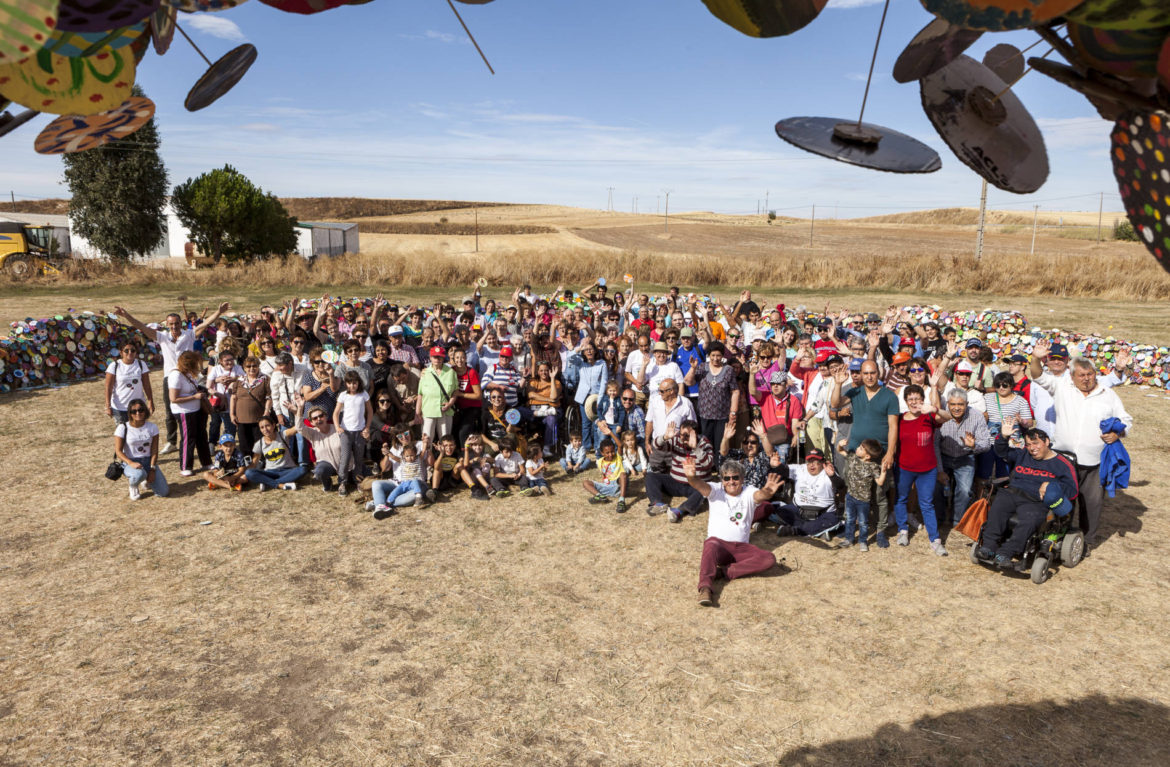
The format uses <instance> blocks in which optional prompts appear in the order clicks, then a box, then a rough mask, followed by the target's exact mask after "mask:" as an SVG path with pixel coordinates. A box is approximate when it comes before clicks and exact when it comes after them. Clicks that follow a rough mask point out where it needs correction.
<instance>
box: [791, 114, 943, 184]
mask: <svg viewBox="0 0 1170 767" xmlns="http://www.w3.org/2000/svg"><path fill="white" fill-rule="evenodd" d="M841 124H848V125H850V126H856V125H857V122H856V121H854V120H848V121H846V120H839V119H836V118H833V117H789V118H787V119H785V120H781V121H780V122H778V123H776V135H777V136H779V137H780V138H782V139H784V140H785V141H787V142H788V143H789V144H792V145H793V146H796V147H799V148H801V149H803V150H805V151H806V152H812V153H813V154H819V155H821V156H822V157H828V158H830V159H833V160H838V161H840V162H844V163H849V164H850V165H859V166H861V167H863V168H872V169H874V170H884V171H888V172H890V173H933V172H934V171H936V170H938V169H939V168H941V167H942V161H941V160H939V157H938V153H937V152H935V151H934V150H933V149H931V148H930V147H928V146H927V145H926V144H923V143H922V142H921V141H918V140H917V139H914V138H911V137H910V136H907V135H906V134H905V133H899V132H898V131H896V130H892V129H890V128H883V127H882V126H880V125H873V124H872V123H862V124H861V125H862V128H863V129H865V130H866V131H869V132H872V133H875V134H877V135H879V136H880V137H881V138H880V140H879V141H877V143H860V142H855V141H845V140H842V139H841V138H839V137H838V136H837V135H836V128H837V126H838V125H841Z"/></svg>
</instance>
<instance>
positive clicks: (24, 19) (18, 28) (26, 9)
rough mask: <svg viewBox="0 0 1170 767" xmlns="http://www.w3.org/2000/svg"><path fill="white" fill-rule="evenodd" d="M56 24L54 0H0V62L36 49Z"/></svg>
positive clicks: (24, 56)
mask: <svg viewBox="0 0 1170 767" xmlns="http://www.w3.org/2000/svg"><path fill="white" fill-rule="evenodd" d="M56 26H57V0H4V2H3V3H0V64H6V63H8V62H11V61H19V60H20V59H24V58H28V57H29V56H31V55H33V54H34V53H36V52H37V51H38V50H40V49H41V48H42V47H43V46H44V44H45V41H47V40H48V39H49V35H50V34H52V32H53V29H54V28H55V27H56Z"/></svg>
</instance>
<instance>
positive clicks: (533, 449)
mask: <svg viewBox="0 0 1170 767" xmlns="http://www.w3.org/2000/svg"><path fill="white" fill-rule="evenodd" d="M524 476H525V477H526V478H527V479H528V486H529V487H531V488H532V489H533V490H534V491H536V493H538V494H541V495H552V494H553V491H552V488H551V487H549V486H548V480H546V479H545V478H544V457H543V456H542V455H541V452H540V445H537V444H535V443H529V445H528V460H527V461H525V462H524Z"/></svg>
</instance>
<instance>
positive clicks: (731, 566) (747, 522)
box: [683, 458, 784, 607]
mask: <svg viewBox="0 0 1170 767" xmlns="http://www.w3.org/2000/svg"><path fill="white" fill-rule="evenodd" d="M683 473H684V474H685V475H686V478H687V483H688V484H689V485H690V486H691V487H692V488H694V489H695V490H696V491H697V492H698V493H699V494H700V495H702V496H703V497H704V498H706V499H707V503H708V504H709V506H710V512H709V514H708V518H707V540H705V541H704V542H703V558H702V559H701V560H700V562H699V604H701V605H703V606H704V607H711V606H713V605H714V604H715V600H714V598H713V597H712V594H711V585H712V584H713V583H714V582H715V579H716V578H718V577H720V576H722V577H724V578H726V579H727V580H729V581H732V580H735V579H736V578H743V577H746V576H748V575H755V574H756V573H762V572H764V571H766V570H769V569H771V567H772V566H773V565H775V564H776V555H775V554H773V553H772V552H770V551H766V550H764V549H761V548H760V547H758V546H753V545H752V544H750V543H748V539H749V538H750V537H751V532H752V525H753V524H755V523H756V522H757V521H759V519H757V517H759V518H760V519H762V518H763V517H764V516H766V515H767V509H768V506H767V504H766V501H767V500H768V499H769V498H771V497H772V496H773V495H775V493H776V491H777V490H779V489H780V485H781V483H782V482H783V481H784V480H783V479H781V477H780V475H779V474H769V475H768V480H767V483H766V484H765V485H764V486H763V487H762V488H757V487H754V486H753V485H748V484H745V483H744V467H743V464H741V463H740V462H739V461H724V462H723V466H722V468H721V469H720V471H719V479H720V480H721V482H719V483H713V482H706V481H704V480H701V479H699V477H698V473H699V472H698V469H697V468H696V466H695V459H694V458H687V459H686V461H685V462H684V463H683Z"/></svg>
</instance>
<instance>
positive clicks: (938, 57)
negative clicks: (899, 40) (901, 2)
mask: <svg viewBox="0 0 1170 767" xmlns="http://www.w3.org/2000/svg"><path fill="white" fill-rule="evenodd" d="M982 35H983V33H982V32H980V31H979V30H977V29H965V28H963V27H960V26H956V25H954V24H952V23H950V22H949V21H944V20H943V19H934V20H933V21H931V22H930V23H929V24H927V25H926V26H925V27H923V28H922V30H921V31H919V33H918V34H916V35H914V39H913V40H911V41H910V44H909V45H907V46H906V49H905V50H904V51H902V53H901V55H899V56H898V60H897V61H896V62H894V79H895V80H896V81H898V82H900V83H912V82H916V81H918V80H921V79H922V78H924V77H926V76H927V75H929V74H930V73H932V72H937V71H938V70H940V69H942V68H943V67H945V66H946V65H947V64H950V63H951V62H952V61H954V59H955V57H956V56H958V55H959V54H960V53H962V52H963V51H965V50H967V49H968V48H970V47H971V44H972V43H974V42H975V41H976V40H978V39H979V38H980V36H982Z"/></svg>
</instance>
